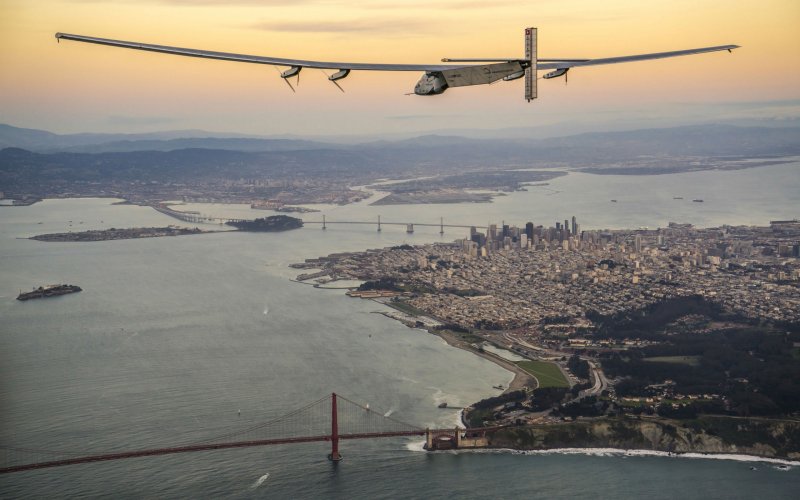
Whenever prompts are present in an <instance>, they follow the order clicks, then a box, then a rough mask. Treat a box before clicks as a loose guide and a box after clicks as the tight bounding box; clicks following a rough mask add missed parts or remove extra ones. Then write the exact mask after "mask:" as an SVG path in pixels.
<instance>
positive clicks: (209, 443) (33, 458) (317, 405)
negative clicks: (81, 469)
mask: <svg viewBox="0 0 800 500" xmlns="http://www.w3.org/2000/svg"><path fill="white" fill-rule="evenodd" d="M500 428H501V427H481V428H471V429H467V430H465V429H460V428H452V429H430V428H422V427H417V426H414V425H411V424H407V423H404V422H401V421H400V420H397V419H394V418H392V417H390V416H389V413H381V412H379V411H375V410H373V409H370V408H369V405H361V404H359V403H356V402H354V401H351V400H349V399H347V398H345V397H343V396H340V395H338V394H336V393H332V394H330V395H329V396H325V397H323V398H320V399H318V400H316V401H314V402H312V403H309V404H307V405H305V406H303V407H302V408H299V409H297V410H294V411H292V412H289V413H287V414H285V415H283V416H281V417H278V418H275V419H272V420H270V421H267V422H264V423H261V424H258V425H253V426H249V427H246V428H244V429H239V430H235V431H231V432H228V433H226V434H222V435H217V436H214V437H210V438H208V439H205V440H203V441H199V442H192V443H181V444H174V445H172V446H165V447H155V448H149V449H138V450H121V451H120V450H117V451H113V452H86V451H79V450H72V449H70V450H46V449H35V448H27V447H18V446H3V445H0V453H2V455H0V459H1V460H2V461H0V474H8V473H12V472H22V471H30V470H37V469H45V468H51V467H63V466H67V465H76V464H86V463H93V462H106V461H111V460H123V459H127V458H136V457H153V456H159V455H172V454H178V453H192V452H209V451H214V450H226V449H233V448H248V447H254V446H270V445H287V444H299V443H312V442H329V443H330V453H329V454H328V459H329V460H331V461H332V462H338V461H340V460H342V455H341V453H340V452H339V442H340V441H342V440H354V439H376V438H388V437H399V436H419V437H423V436H424V437H425V449H427V450H438V449H454V448H481V447H485V446H487V445H488V438H487V433H489V432H491V431H493V430H497V429H500Z"/></svg>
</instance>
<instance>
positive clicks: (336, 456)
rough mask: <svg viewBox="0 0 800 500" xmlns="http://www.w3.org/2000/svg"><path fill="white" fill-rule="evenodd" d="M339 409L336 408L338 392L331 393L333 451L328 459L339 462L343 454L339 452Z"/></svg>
mask: <svg viewBox="0 0 800 500" xmlns="http://www.w3.org/2000/svg"><path fill="white" fill-rule="evenodd" d="M338 419H339V411H338V410H337V408H336V393H335V392H332V393H331V453H330V455H328V460H330V461H331V462H339V461H340V460H341V459H342V454H341V453H339V422H338Z"/></svg>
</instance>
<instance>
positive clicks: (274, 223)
mask: <svg viewBox="0 0 800 500" xmlns="http://www.w3.org/2000/svg"><path fill="white" fill-rule="evenodd" d="M226 224H227V225H229V226H233V227H235V228H236V229H238V230H240V231H252V232H267V233H271V232H278V231H289V230H291V229H299V228H301V227H303V221H302V220H301V219H298V218H296V217H289V216H288V215H271V216H269V217H263V218H261V219H255V220H232V221H229V222H226Z"/></svg>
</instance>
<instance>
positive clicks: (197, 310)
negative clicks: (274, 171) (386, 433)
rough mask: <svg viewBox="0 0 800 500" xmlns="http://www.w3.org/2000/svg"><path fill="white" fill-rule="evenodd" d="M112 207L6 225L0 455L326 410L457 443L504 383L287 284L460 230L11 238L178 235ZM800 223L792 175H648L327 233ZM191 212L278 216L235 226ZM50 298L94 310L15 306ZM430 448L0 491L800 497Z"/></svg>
mask: <svg viewBox="0 0 800 500" xmlns="http://www.w3.org/2000/svg"><path fill="white" fill-rule="evenodd" d="M673 197H683V198H684V199H683V200H674V199H673ZM695 198H701V199H703V200H704V202H703V203H693V202H692V201H691V200H692V199H695ZM611 199H616V200H618V201H617V202H616V203H612V202H611V201H610V200H611ZM110 203H111V201H109V200H98V199H81V200H46V201H44V202H42V203H38V204H36V205H33V206H30V207H13V208H10V207H3V208H0V214H1V216H0V402H1V407H2V412H0V443H2V444H5V445H13V446H22V447H28V448H49V449H57V450H63V449H76V450H79V451H83V450H88V451H95V452H97V451H112V450H126V449H136V448H147V447H159V446H168V445H172V444H178V443H184V442H192V441H199V440H202V439H203V438H207V437H210V436H215V435H218V434H221V433H224V432H227V431H231V430H236V429H239V428H243V427H247V426H249V425H252V424H255V423H259V422H264V421H267V420H270V419H272V418H274V417H277V416H280V415H283V414H285V413H288V412H289V411H291V410H293V409H296V408H299V407H301V406H304V405H305V404H306V403H309V402H311V401H314V400H316V399H318V398H320V397H322V396H325V395H326V394H329V393H330V392H332V391H335V392H338V393H341V394H343V395H345V396H347V397H348V398H350V399H353V400H356V401H359V402H363V403H369V404H370V407H371V408H376V409H381V410H384V411H390V410H391V411H393V413H392V416H393V417H396V418H398V419H399V420H401V421H404V422H409V423H412V424H415V425H419V426H428V425H430V426H437V427H442V426H448V427H449V426H453V425H455V422H456V420H457V414H456V412H455V411H454V410H441V409H438V408H437V407H436V406H437V404H438V403H439V402H442V401H447V402H448V403H449V404H450V405H451V406H460V405H466V404H469V403H471V402H474V401H477V400H479V399H481V398H484V397H487V396H490V395H494V394H496V393H497V392H499V391H497V390H495V389H493V388H492V386H494V385H497V384H503V385H506V384H507V383H508V382H509V380H510V378H511V376H510V374H509V373H508V372H506V371H505V370H503V369H501V368H499V367H498V366H496V365H494V364H492V363H490V362H488V361H485V360H483V359H481V358H478V357H475V356H473V355H471V354H469V353H467V352H464V351H461V350H458V349H455V348H451V347H449V346H447V345H445V344H444V343H443V342H442V341H441V340H440V339H438V338H437V337H435V336H433V335H430V334H427V333H426V332H423V331H420V330H413V329H409V328H406V327H405V326H403V325H401V324H399V323H397V322H395V321H393V320H390V319H388V318H386V317H384V316H382V315H380V314H373V312H375V311H384V310H386V308H384V307H383V306H381V305H379V304H377V303H375V302H372V301H365V300H356V299H351V298H348V297H346V296H345V295H344V292H343V291H342V290H321V289H315V288H312V287H310V286H307V285H303V284H298V283H293V282H291V281H289V278H293V277H294V276H296V275H297V274H298V271H297V270H294V269H290V268H288V267H287V266H288V264H290V263H293V262H301V261H303V260H304V259H306V258H313V257H318V256H322V255H327V254H329V253H333V252H341V251H357V250H364V249H367V248H379V247H384V246H390V245H396V244H400V243H404V242H406V243H410V244H419V243H425V242H432V241H452V240H454V239H457V238H462V237H464V236H465V235H466V234H467V230H466V229H447V230H446V234H445V235H444V236H440V235H439V234H438V228H433V227H431V228H417V230H416V232H415V233H414V234H412V235H409V234H406V233H405V231H404V228H402V227H400V226H389V227H385V228H384V230H383V231H382V232H381V233H377V232H376V231H375V230H374V228H372V227H371V226H334V225H332V226H329V228H328V230H327V231H321V230H320V229H318V228H317V227H316V226H311V225H309V226H307V227H306V228H304V229H301V230H297V231H291V232H287V233H277V234H276V233H267V234H254V233H230V234H222V233H220V234H209V235H199V236H190V237H175V238H153V239H139V240H121V241H106V242H94V243H44V242H38V241H32V240H27V239H19V238H26V237H29V236H32V235H35V234H42V233H50V232H58V231H67V230H73V231H81V230H87V229H97V228H110V227H141V226H164V225H168V224H176V223H177V221H175V220H174V219H171V218H169V217H167V216H164V215H162V214H159V213H157V212H155V211H153V210H151V209H149V208H143V207H135V206H124V205H123V206H112V205H110ZM798 206H800V162H795V163H792V164H787V165H780V166H770V167H761V168H754V169H748V170H739V171H726V172H719V171H709V172H697V173H688V174H671V175H662V176H653V177H640V176H597V175H590V174H572V173H571V174H569V175H567V176H565V177H561V178H558V179H555V180H553V181H551V182H550V185H549V186H547V187H531V188H529V190H528V191H526V192H517V193H513V194H511V195H509V196H505V197H499V198H496V199H495V202H494V203H491V204H457V205H408V206H369V205H366V204H365V203H360V204H357V205H351V206H344V207H320V208H323V210H324V212H323V213H324V214H326V216H327V218H328V220H329V221H335V220H337V219H338V220H373V219H376V218H377V215H378V214H380V215H381V216H382V219H383V220H384V221H390V220H391V221H399V222H426V223H438V221H439V217H440V216H441V217H444V219H445V223H452V224H478V225H485V224H486V223H488V222H492V223H498V224H499V223H500V222H501V221H503V220H505V221H506V223H507V224H508V223H510V224H516V225H521V224H524V223H525V222H526V221H528V220H532V221H534V222H535V223H537V224H545V225H551V224H553V223H554V222H555V221H557V220H560V221H563V220H564V219H566V218H569V217H571V216H573V215H575V216H576V217H577V218H578V222H579V223H580V224H581V226H582V228H583V229H593V228H623V227H640V226H647V227H650V228H655V227H658V226H662V227H663V226H665V225H666V223H667V222H668V221H675V222H689V223H694V224H696V225H698V226H713V225H720V224H759V225H766V224H767V223H768V221H769V220H771V219H787V218H794V217H800V213H798ZM179 208H181V209H186V210H198V211H201V212H203V213H205V214H208V215H234V214H237V215H241V214H243V213H246V214H248V215H249V216H264V215H270V214H271V212H265V211H251V210H250V209H249V208H248V207H243V206H223V205H212V206H209V205H190V206H187V207H179ZM321 215H322V214H320V213H311V214H303V217H304V218H305V219H306V220H319V219H321ZM69 221H72V222H71V223H70V222H69ZM81 221H83V224H81V223H80V222H81ZM40 222H41V224H40ZM70 224H71V226H70ZM204 227H206V228H209V229H213V228H218V227H217V226H204ZM49 283H72V284H77V285H80V286H81V287H83V289H84V291H83V292H81V293H79V294H74V295H68V296H64V297H59V298H55V299H52V300H38V301H29V302H19V301H16V300H15V297H16V295H17V293H18V291H19V290H20V289H22V290H27V289H29V288H30V287H33V286H38V285H44V284H49ZM240 409H241V416H239V415H238V410H240ZM419 450H420V446H419V442H418V440H415V439H399V438H398V439H384V440H374V441H366V440H361V441H353V442H345V443H343V444H342V453H343V454H344V456H345V460H344V461H343V462H342V463H340V464H339V465H338V466H337V467H333V466H332V465H331V464H330V463H329V462H328V461H327V459H326V458H325V456H326V454H327V453H328V451H329V450H328V448H327V447H326V445H325V444H321V443H314V444H307V445H295V446H276V447H264V448H251V449H243V450H234V451H217V452H209V453H195V454H183V455H173V456H166V457H157V458H141V459H131V460H125V461H117V462H107V463H99V464H87V465H77V466H69V467H63V468H55V469H49V470H43V471H34V472H26V473H19V474H12V475H6V476H2V477H0V496H3V497H53V496H84V495H90V496H101V495H104V496H109V495H114V496H121V497H130V496H135V497H148V498H156V497H158V498H186V497H193V498H194V497H208V498H252V497H272V498H284V497H289V496H293V497H300V498H305V497H339V498H354V497H355V498H359V497H360V498H411V497H425V496H429V497H436V496H441V497H443V496H448V497H449V496H460V497H463V498H475V497H492V498H499V497H516V496H521V495H524V496H526V497H534V498H554V497H561V498H597V497H611V496H613V497H617V498H641V497H644V496H647V497H649V498H674V497H683V498H734V497H739V498H781V497H784V498H790V497H792V496H793V495H795V494H796V491H800V471H799V470H798V468H797V467H794V468H792V469H791V470H790V471H788V472H782V471H778V470H775V469H774V468H773V467H771V466H769V465H758V466H757V467H758V470H757V471H751V470H750V464H747V463H742V462H735V461H721V460H701V459H699V460H694V459H686V458H666V457H629V458H623V457H619V456H616V457H610V456H585V455H522V454H513V453H494V452H489V453H486V452H484V453H436V454H427V453H423V452H421V451H419ZM267 474H269V475H268V477H266V478H265V479H264V477H265V475H267Z"/></svg>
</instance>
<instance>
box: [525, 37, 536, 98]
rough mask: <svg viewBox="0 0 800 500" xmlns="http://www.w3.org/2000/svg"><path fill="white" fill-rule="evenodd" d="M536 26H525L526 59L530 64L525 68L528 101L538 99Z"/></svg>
mask: <svg viewBox="0 0 800 500" xmlns="http://www.w3.org/2000/svg"><path fill="white" fill-rule="evenodd" d="M537 57H538V56H537V52H536V28H525V59H527V60H528V61H529V62H530V66H528V67H527V68H525V99H526V100H527V101H528V102H531V101H532V100H534V99H536V90H537V89H536V66H537Z"/></svg>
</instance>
